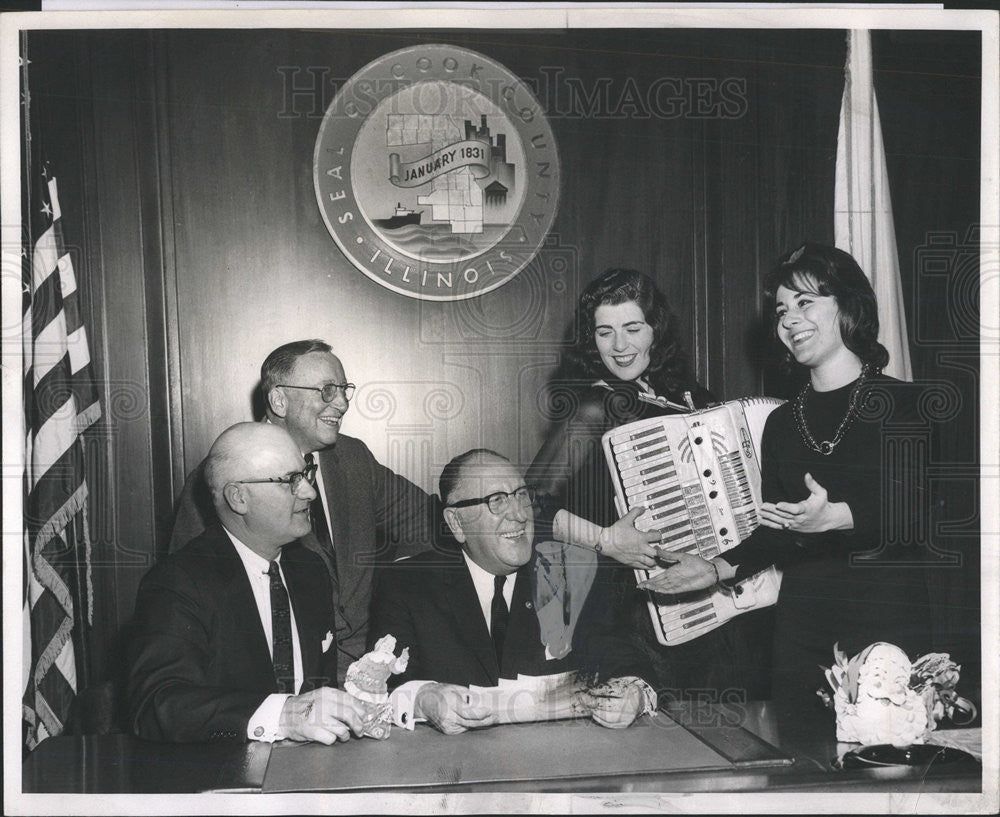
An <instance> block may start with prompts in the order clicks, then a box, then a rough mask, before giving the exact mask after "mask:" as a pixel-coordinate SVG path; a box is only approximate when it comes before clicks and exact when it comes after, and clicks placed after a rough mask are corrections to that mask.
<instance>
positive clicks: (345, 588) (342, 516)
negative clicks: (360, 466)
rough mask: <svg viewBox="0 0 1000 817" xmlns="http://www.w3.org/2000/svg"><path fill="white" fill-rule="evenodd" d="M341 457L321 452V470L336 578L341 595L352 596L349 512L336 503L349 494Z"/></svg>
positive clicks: (330, 451)
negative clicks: (349, 556)
mask: <svg viewBox="0 0 1000 817" xmlns="http://www.w3.org/2000/svg"><path fill="white" fill-rule="evenodd" d="M339 465H340V455H339V454H338V453H337V449H336V448H335V447H330V448H324V449H323V450H322V451H320V452H319V466H320V471H321V472H322V474H323V493H324V494H326V497H325V499H326V511H327V522H328V523H329V529H330V538H331V539H332V540H333V553H334V557H335V561H336V563H337V575H338V577H339V580H340V585H341V588H342V589H341V595H342V596H343V595H344V594H345V593H346V594H350V592H351V588H352V587H353V586H354V581H353V576H352V575H351V572H352V565H351V564H350V560H349V559H347V558H346V556H347V553H348V551H349V550H350V536H351V526H350V521H351V520H350V516H349V514H350V508H349V507H346V506H345V505H344V504H342V503H339V502H336V501H335V500H336V498H337V497H342V496H348V495H349V494H350V491H349V488H348V486H347V485H346V484H345V482H344V474H343V469H342V468H340V467H339Z"/></svg>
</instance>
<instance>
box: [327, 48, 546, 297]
mask: <svg viewBox="0 0 1000 817" xmlns="http://www.w3.org/2000/svg"><path fill="white" fill-rule="evenodd" d="M313 179H314V183H315V187H316V200H317V202H318V203H319V209H320V212H321V213H322V214H323V220H324V221H325V222H326V226H327V228H328V229H329V231H330V234H331V235H332V236H333V238H334V240H336V242H337V244H338V245H339V246H340V249H341V250H343V252H344V254H345V255H346V256H347V257H348V258H349V259H350V260H351V262H352V263H353V264H354V265H355V266H356V267H357V268H358V269H360V270H361V271H362V272H363V273H364V274H365V275H367V276H368V277H369V278H371V279H372V280H373V281H377V282H378V283H379V284H381V285H382V286H384V287H388V288H389V289H391V290H393V291H395V292H399V293H402V294H403V295H408V296H409V297H411V298H423V299H428V300H438V301H456V300H462V299H464V298H473V297H475V296H476V295H481V294H483V293H484V292H489V291H490V290H493V289H496V288H497V287H499V286H502V285H503V284H504V283H506V282H507V281H509V280H510V279H511V278H513V277H514V276H515V275H517V273H518V272H519V271H520V270H521V269H522V268H523V267H524V266H525V265H526V264H528V263H529V262H530V261H531V259H532V258H533V257H534V255H535V252H536V251H537V250H538V248H539V246H540V245H541V244H542V242H543V241H544V239H545V235H546V233H547V232H548V230H549V227H551V225H552V220H553V218H555V213H556V207H557V204H558V200H559V157H558V154H557V151H556V144H555V139H554V138H553V136H552V129H551V128H550V127H549V124H548V122H547V121H546V120H545V115H544V112H543V111H542V109H541V107H540V106H539V104H538V101H537V100H536V99H535V97H534V95H533V94H532V93H531V91H530V90H529V89H528V88H527V86H525V84H524V83H523V82H521V80H519V79H518V78H517V77H516V76H514V75H513V74H512V73H511V72H510V71H508V70H507V69H506V68H504V67H503V66H502V65H500V64H499V63H497V62H494V61H493V60H491V59H489V58H488V57H484V56H483V55H482V54H477V53H476V52H474V51H469V50H467V49H464V48H456V47H454V46H450V45H424V46H415V47H413V48H404V49H402V50H401V51H394V52H392V53H390V54H386V55H385V56H383V57H380V58H379V59H377V60H375V61H374V62H371V63H369V64H368V65H366V66H365V67H364V68H362V69H361V70H360V71H359V72H358V73H357V74H355V75H354V76H353V77H351V79H349V80H348V81H347V82H346V83H345V84H344V86H343V87H342V88H341V89H340V91H339V92H338V94H337V96H336V98H335V99H334V100H333V103H332V104H331V105H330V107H329V109H328V110H327V112H326V114H325V116H324V117H323V123H322V124H321V125H320V129H319V135H318V136H317V138H316V150H315V153H314V154H313Z"/></svg>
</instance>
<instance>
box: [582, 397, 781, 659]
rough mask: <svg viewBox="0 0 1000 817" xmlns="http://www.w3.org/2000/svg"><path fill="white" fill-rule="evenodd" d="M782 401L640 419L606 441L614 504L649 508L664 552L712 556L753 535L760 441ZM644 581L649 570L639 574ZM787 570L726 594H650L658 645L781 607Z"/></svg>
mask: <svg viewBox="0 0 1000 817" xmlns="http://www.w3.org/2000/svg"><path fill="white" fill-rule="evenodd" d="M782 402H783V401H781V400H775V399H772V398H769V397H752V398H748V399H745V400H734V401H732V402H728V403H722V404H719V405H715V406H712V407H711V408H707V409H702V410H700V411H695V412H692V413H690V414H678V415H673V416H668V417H654V418H651V419H648V420H637V421H636V422H634V423H629V424H628V425H623V426H619V427H618V428H615V429H612V430H611V431H609V432H607V433H606V434H605V435H604V436H603V438H602V444H603V446H604V454H605V456H606V457H607V461H608V466H609V468H610V470H611V477H612V480H613V481H614V484H615V495H616V496H615V503H616V505H617V506H618V512H619V514H620V515H622V516H624V515H625V514H626V513H628V511H630V510H632V508H635V507H644V508H646V512H645V513H644V514H643V515H642V516H640V517H639V518H638V519H637V520H636V523H635V525H636V528H638V529H639V530H646V531H649V530H655V531H658V532H659V534H660V545H659V547H660V548H661V549H662V550H666V551H673V552H677V553H691V554H695V555H698V556H701V557H702V558H704V559H711V558H713V557H715V556H718V555H720V554H721V553H724V552H725V551H727V550H729V549H730V548H732V547H735V546H736V545H737V544H738V543H739V542H741V541H743V540H744V539H746V537H747V536H749V535H750V532H751V531H753V529H754V528H756V527H757V526H758V525H759V524H760V522H759V519H758V516H757V510H758V508H759V507H760V503H761V498H760V438H761V434H762V433H763V431H764V421H765V420H766V419H767V416H768V415H769V414H770V413H771V412H772V411H773V410H774V409H775V408H777V407H778V406H780V405H781V404H782ZM635 573H636V577H637V578H638V580H639V581H644V580H645V579H647V578H648V577H649V576H650V571H647V570H636V571H635ZM780 586H781V573H780V572H779V571H778V570H777V569H776V568H774V567H770V568H768V569H766V570H763V571H761V572H760V573H757V574H756V575H754V576H751V577H750V578H748V579H745V580H744V581H742V582H740V583H739V584H737V585H736V586H735V587H732V588H728V587H722V586H716V587H713V588H710V589H708V590H701V591H697V592H694V593H684V594H681V595H676V596H668V595H663V594H657V593H652V592H651V593H650V600H649V612H650V615H651V617H652V619H653V630H654V632H655V633H656V638H657V640H658V641H659V642H660V643H661V644H664V645H666V646H673V645H675V644H683V643H684V642H685V641H690V640H692V639H694V638H697V637H698V636H700V635H703V634H704V633H707V632H708V631H709V630H714V629H715V628H716V627H718V626H720V625H721V624H723V623H724V622H726V621H728V620H729V619H731V618H733V617H734V616H737V615H739V614H741V613H745V612H747V611H749V610H755V609H759V608H761V607H767V606H768V605H771V604H774V603H775V602H776V601H777V599H778V589H779V588H780Z"/></svg>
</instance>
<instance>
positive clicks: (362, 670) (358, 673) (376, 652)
mask: <svg viewBox="0 0 1000 817" xmlns="http://www.w3.org/2000/svg"><path fill="white" fill-rule="evenodd" d="M395 651H396V639H395V638H393V637H392V636H391V635H386V636H384V637H383V638H380V639H379V640H378V641H377V642H376V643H375V649H373V650H371V651H370V652H366V653H365V654H364V655H363V656H361V658H359V659H358V660H357V661H355V662H354V663H352V664H351V665H350V666H349V667H348V668H347V676H346V678H345V680H344V689H345V690H347V692H349V693H350V694H351V695H353V696H354V697H355V698H357V699H358V700H359V701H361V702H362V703H363V704H364V705H365V711H366V713H367V715H366V717H365V728H364V732H363V734H365V735H367V736H368V737H372V738H377V739H379V740H385V738H387V737H389V731H390V730H391V729H392V705H391V704H390V703H389V686H388V680H389V676H390V675H399V673H401V672H403V671H404V670H405V669H406V665H407V663H408V662H409V660H410V650H409V648H408V647H407V648H405V649H404V650H403V651H402V653H400V654H399V656H398V657H397V656H396V654H395Z"/></svg>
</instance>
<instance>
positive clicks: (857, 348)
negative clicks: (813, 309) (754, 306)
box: [764, 243, 889, 372]
mask: <svg viewBox="0 0 1000 817" xmlns="http://www.w3.org/2000/svg"><path fill="white" fill-rule="evenodd" d="M782 286H783V287H785V288H786V289H791V290H795V291H796V292H815V293H816V294H818V295H832V296H833V297H834V298H836V299H837V309H838V312H839V315H838V320H839V322H840V336H841V338H843V340H844V345H845V346H846V347H847V348H848V349H850V350H851V351H852V352H854V354H856V355H857V356H858V357H859V358H860V359H861V361H862V362H863V363H867V364H868V365H869V367H871V368H872V369H874V370H876V371H879V372H880V371H882V369H884V368H885V365H886V364H887V363H888V362H889V352H888V351H887V350H886V348H885V347H884V346H883V345H882V344H881V343H879V342H878V304H877V303H876V301H875V291H874V290H873V289H872V285H871V283H869V281H868V276H866V275H865V274H864V272H863V271H862V269H861V267H859V266H858V262H857V261H855V260H854V258H853V257H852V256H851V255H849V254H848V253H846V252H844V251H843V250H838V249H837V248H836V247H830V246H827V245H825V244H810V243H806V244H803V245H802V246H801V247H799V248H798V249H796V250H793V251H791V252H789V253H786V254H785V255H783V256H782V257H781V258H780V259H778V263H777V264H776V265H775V267H774V269H772V270H771V271H770V272H769V273H768V275H767V277H766V278H765V279H764V314H765V315H769V316H770V321H771V334H772V335H773V336H774V339H775V341H776V342H777V343H778V345H779V346H780V348H781V349H783V350H784V357H783V361H784V365H785V366H786V367H787V368H788V369H791V368H792V367H793V366H794V364H795V358H794V357H793V356H792V353H791V352H790V351H789V350H788V349H786V348H785V346H784V344H782V343H781V341H779V340H778V331H777V330H778V318H777V315H775V312H774V310H775V301H776V296H777V292H778V287H782Z"/></svg>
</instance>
